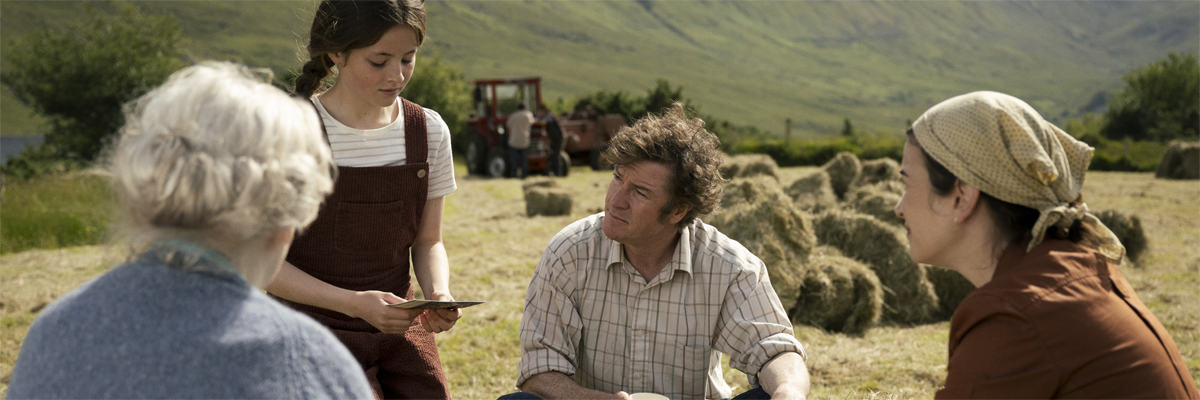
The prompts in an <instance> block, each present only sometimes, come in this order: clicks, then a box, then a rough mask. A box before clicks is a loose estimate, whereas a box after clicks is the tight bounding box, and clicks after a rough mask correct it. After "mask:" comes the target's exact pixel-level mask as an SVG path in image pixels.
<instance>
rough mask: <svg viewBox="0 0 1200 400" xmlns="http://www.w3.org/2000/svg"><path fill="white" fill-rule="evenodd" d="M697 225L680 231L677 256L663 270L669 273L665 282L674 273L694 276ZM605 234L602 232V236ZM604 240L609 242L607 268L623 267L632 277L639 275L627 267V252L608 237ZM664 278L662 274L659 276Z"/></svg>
mask: <svg viewBox="0 0 1200 400" xmlns="http://www.w3.org/2000/svg"><path fill="white" fill-rule="evenodd" d="M695 229H696V227H695V225H688V226H685V227H683V229H680V230H679V243H677V244H675V254H673V255H672V256H671V261H670V262H668V263H667V267H669V268H663V269H664V270H666V271H669V273H668V274H667V276H666V277H665V278H664V280H671V279H672V278H673V277H674V271H683V272H686V273H687V274H688V276H691V275H692V235H693V234H695ZM603 234H604V233H603V232H601V235H603ZM604 240H606V241H608V243H609V246H608V261H607V264H605V266H606V268H612V267H614V266H621V267H623V268H625V272H629V273H630V274H631V275H638V273H637V271H636V270H634V269H633V266H631V265H625V262H624V260H625V250H624V249H623V248H622V247H621V244H620V243H617V241H615V240H612V239H609V238H608V237H607V236H605V237H604ZM659 276H662V273H660V274H659Z"/></svg>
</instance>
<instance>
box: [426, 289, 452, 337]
mask: <svg viewBox="0 0 1200 400" xmlns="http://www.w3.org/2000/svg"><path fill="white" fill-rule="evenodd" d="M427 299H428V300H437V301H454V296H451V295H450V294H437V293H435V294H431V295H429V297H428V298H427ZM419 318H420V319H421V326H423V327H425V330H426V331H429V332H433V333H441V332H445V331H448V330H450V328H453V327H454V324H455V323H457V322H458V319H459V318H462V310H460V309H457V308H437V309H433V310H426V311H425V312H424V313H423V314H421V316H420V317H419Z"/></svg>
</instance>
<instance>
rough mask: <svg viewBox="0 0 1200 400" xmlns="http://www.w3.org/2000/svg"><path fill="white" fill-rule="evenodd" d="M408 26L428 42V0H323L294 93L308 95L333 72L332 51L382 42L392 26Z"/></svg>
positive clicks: (314, 15)
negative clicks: (426, 28)
mask: <svg viewBox="0 0 1200 400" xmlns="http://www.w3.org/2000/svg"><path fill="white" fill-rule="evenodd" d="M396 26H407V27H410V28H412V30H413V32H415V33H416V34H417V45H418V46H420V45H421V43H424V42H425V2H424V0H354V1H343V0H322V1H321V3H320V4H318V5H317V12H316V13H315V14H313V23H312V29H310V30H309V33H308V47H307V49H308V56H309V60H308V62H306V63H304V67H303V68H302V69H301V70H300V75H299V76H297V77H296V87H295V89H293V90H292V95H295V96H299V97H304V98H308V97H310V96H312V95H313V93H314V92H316V91H318V90H320V89H321V82H322V81H323V80H324V79H325V77H327V76H329V74H331V73H332V72H331V70H330V68H332V67H333V60H332V59H330V58H329V55H330V54H338V53H344V52H348V51H350V50H354V49H360V48H363V47H367V46H370V45H373V44H375V42H378V41H379V39H380V38H382V37H383V34H384V33H387V31H388V30H389V29H392V27H396Z"/></svg>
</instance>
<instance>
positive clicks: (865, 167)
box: [854, 158, 900, 186]
mask: <svg viewBox="0 0 1200 400" xmlns="http://www.w3.org/2000/svg"><path fill="white" fill-rule="evenodd" d="M899 180H900V163H898V162H896V160H893V159H890V158H877V159H874V160H867V161H863V162H862V172H861V173H860V174H859V175H858V180H857V181H854V186H867V185H874V184H876V183H879V182H884V181H899Z"/></svg>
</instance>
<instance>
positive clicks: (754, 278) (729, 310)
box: [717, 259, 808, 387]
mask: <svg viewBox="0 0 1200 400" xmlns="http://www.w3.org/2000/svg"><path fill="white" fill-rule="evenodd" d="M753 261H755V262H754V263H753V264H751V265H750V266H748V267H747V268H746V269H744V270H742V271H741V272H739V274H738V276H737V277H736V278H735V280H734V282H733V285H732V287H731V288H730V290H729V291H728V292H727V293H726V298H725V303H724V306H723V308H722V310H721V321H720V322H719V324H720V325H718V331H719V332H720V334H719V336H718V339H717V344H718V350H720V351H722V352H724V353H727V354H730V359H729V366H730V368H734V369H737V370H740V371H742V372H745V373H746V377H747V379H748V380H749V383H750V385H751V386H753V387H758V386H759V384H758V372H759V371H760V370H762V367H763V365H766V363H767V362H769V361H771V360H772V359H774V358H775V357H776V356H778V355H780V354H783V353H786V352H795V353H798V354H800V356H801V357H803V358H804V359H805V360H807V359H808V355H807V354H805V352H804V347H803V346H801V345H800V341H798V340H796V337H795V336H793V331H792V324H791V321H789V320H788V317H787V314H786V313H785V312H784V310H783V305H781V304H780V302H779V297H778V296H777V295H776V294H775V289H773V288H772V287H771V280H770V278H768V276H767V269H766V266H764V265H763V264H762V261H760V260H758V259H754V260H753Z"/></svg>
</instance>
